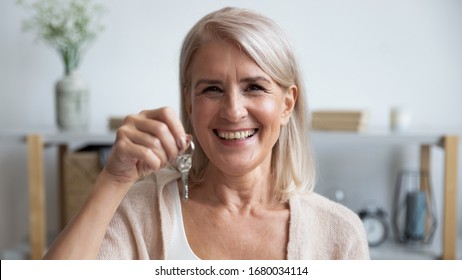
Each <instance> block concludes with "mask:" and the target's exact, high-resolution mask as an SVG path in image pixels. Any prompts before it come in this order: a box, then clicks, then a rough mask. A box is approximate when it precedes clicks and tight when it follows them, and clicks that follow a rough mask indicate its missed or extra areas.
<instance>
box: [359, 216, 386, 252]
mask: <svg viewBox="0 0 462 280" xmlns="http://www.w3.org/2000/svg"><path fill="white" fill-rule="evenodd" d="M358 215H359V218H360V219H361V221H362V222H363V224H364V229H365V230H366V235H367V243H368V244H369V246H370V247H377V246H379V245H380V244H382V243H383V242H384V241H385V240H387V238H388V232H389V229H388V222H387V219H386V216H387V215H386V214H385V211H383V210H382V209H380V208H366V209H364V210H361V211H360V212H359V213H358Z"/></svg>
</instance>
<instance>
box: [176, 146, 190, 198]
mask: <svg viewBox="0 0 462 280" xmlns="http://www.w3.org/2000/svg"><path fill="white" fill-rule="evenodd" d="M188 151H189V152H188ZM193 152H194V143H193V142H192V141H191V142H190V144H189V149H188V150H187V151H185V152H183V153H181V154H179V155H178V157H177V159H176V168H177V169H178V171H180V173H181V180H182V181H183V200H184V201H186V200H188V174H189V169H191V166H192V154H193Z"/></svg>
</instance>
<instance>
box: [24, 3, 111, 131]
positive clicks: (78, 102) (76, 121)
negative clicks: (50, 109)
mask: <svg viewBox="0 0 462 280" xmlns="http://www.w3.org/2000/svg"><path fill="white" fill-rule="evenodd" d="M17 3H18V5H20V6H22V7H24V9H25V10H26V12H27V13H28V18H27V19H25V20H24V21H23V30H25V31H31V32H34V33H35V35H36V38H37V40H39V41H43V42H45V43H47V44H48V45H50V46H51V47H53V48H54V49H55V50H56V51H57V52H58V54H59V55H60V57H61V59H62V61H63V64H64V75H63V77H62V78H61V79H60V80H59V81H58V82H57V83H56V87H55V91H56V117H57V123H58V127H59V128H60V129H65V130H76V129H86V128H87V127H88V123H89V88H88V85H87V83H86V82H85V81H84V80H83V79H82V77H81V76H80V75H79V74H78V71H77V70H78V68H79V66H80V63H81V62H82V58H83V55H84V53H85V51H86V50H87V48H88V47H89V45H90V44H91V43H93V42H94V40H95V39H96V38H97V36H98V35H99V34H100V33H101V32H102V31H103V29H104V26H103V24H102V23H101V18H102V15H103V13H104V7H103V6H102V5H101V4H99V3H96V2H95V1H92V0H36V1H34V2H32V3H31V2H28V1H26V0H17Z"/></svg>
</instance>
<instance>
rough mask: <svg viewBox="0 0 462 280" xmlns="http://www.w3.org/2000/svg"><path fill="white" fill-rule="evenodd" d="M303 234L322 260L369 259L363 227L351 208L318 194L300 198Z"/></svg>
mask: <svg viewBox="0 0 462 280" xmlns="http://www.w3.org/2000/svg"><path fill="white" fill-rule="evenodd" d="M299 205H300V209H298V211H299V213H300V222H301V224H302V227H301V229H300V230H301V232H302V234H303V235H305V236H304V238H310V240H313V242H314V243H315V244H311V247H313V246H315V247H318V249H319V250H320V252H323V254H324V255H323V254H320V255H318V256H321V258H329V259H351V258H353V259H356V258H369V253H368V245H367V239H366V234H365V230H364V226H363V224H362V222H361V220H360V219H359V216H358V215H357V214H356V213H355V212H353V211H352V210H350V209H349V208H347V207H345V206H343V205H341V204H339V203H336V202H334V201H331V200H329V199H327V198H326V197H323V196H321V195H319V194H317V193H314V192H312V193H310V194H307V195H300V196H299Z"/></svg>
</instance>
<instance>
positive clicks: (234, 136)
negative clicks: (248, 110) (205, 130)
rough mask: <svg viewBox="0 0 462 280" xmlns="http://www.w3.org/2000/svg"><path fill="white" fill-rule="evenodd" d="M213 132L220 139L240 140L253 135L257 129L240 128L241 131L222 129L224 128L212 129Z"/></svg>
mask: <svg viewBox="0 0 462 280" xmlns="http://www.w3.org/2000/svg"><path fill="white" fill-rule="evenodd" d="M213 132H214V133H215V135H217V136H218V137H219V138H220V139H223V140H232V141H240V140H244V139H247V138H250V137H252V136H254V135H255V134H256V133H257V132H258V129H256V128H255V129H247V130H241V131H224V130H218V129H214V130H213Z"/></svg>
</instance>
